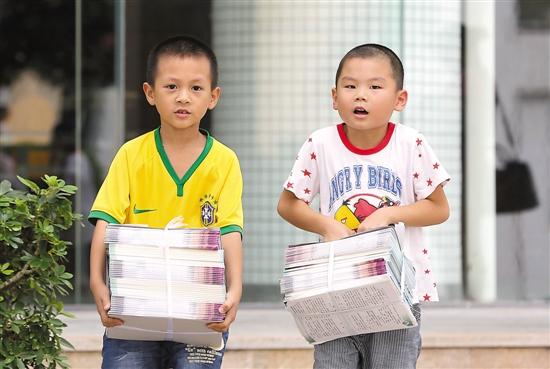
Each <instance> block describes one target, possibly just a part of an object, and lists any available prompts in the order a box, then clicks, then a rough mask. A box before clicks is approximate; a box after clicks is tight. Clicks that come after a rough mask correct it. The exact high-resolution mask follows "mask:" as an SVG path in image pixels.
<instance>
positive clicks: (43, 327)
mask: <svg viewBox="0 0 550 369" xmlns="http://www.w3.org/2000/svg"><path fill="white" fill-rule="evenodd" d="M19 180H20V181H21V182H22V183H23V184H24V185H26V186H27V187H28V190H27V191H25V192H23V191H16V190H13V189H12V187H11V183H10V182H8V181H2V182H0V337H1V344H0V367H2V368H56V367H62V368H68V364H67V362H66V358H65V357H64V356H63V349H62V346H66V347H72V346H71V344H70V343H69V342H67V341H66V340H65V339H63V338H62V337H61V332H62V330H63V328H64V327H65V326H66V325H65V323H63V322H62V321H61V320H60V319H58V318H59V317H60V315H65V316H71V315H70V314H68V313H66V312H64V311H63V302H62V301H61V296H63V295H67V294H68V292H69V290H71V289H72V288H73V287H72V284H71V282H70V280H71V278H72V274H70V273H67V272H66V271H65V266H64V265H63V262H64V261H65V260H66V255H67V246H68V245H70V242H67V241H63V240H61V239H60V233H61V232H62V231H64V230H67V229H69V228H70V227H71V226H72V224H73V222H74V221H75V220H80V216H79V215H77V214H74V213H73V210H72V203H71V200H70V197H71V196H72V195H74V194H75V192H76V187H75V186H71V185H67V184H65V181H63V180H61V179H58V178H57V177H53V176H47V175H46V176H44V178H43V181H44V183H45V186H43V188H41V187H39V186H38V185H37V184H36V183H34V182H32V181H29V180H27V179H24V178H20V177H19Z"/></svg>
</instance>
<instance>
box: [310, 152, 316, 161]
mask: <svg viewBox="0 0 550 369" xmlns="http://www.w3.org/2000/svg"><path fill="white" fill-rule="evenodd" d="M309 156H310V157H311V160H317V155H315V153H314V152H312V153H311V154H309Z"/></svg>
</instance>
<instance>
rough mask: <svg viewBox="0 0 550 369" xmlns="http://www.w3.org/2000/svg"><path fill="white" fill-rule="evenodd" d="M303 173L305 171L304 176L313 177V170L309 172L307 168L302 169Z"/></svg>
mask: <svg viewBox="0 0 550 369" xmlns="http://www.w3.org/2000/svg"><path fill="white" fill-rule="evenodd" d="M302 173H304V177H309V178H311V172H309V171H308V170H307V169H304V170H302Z"/></svg>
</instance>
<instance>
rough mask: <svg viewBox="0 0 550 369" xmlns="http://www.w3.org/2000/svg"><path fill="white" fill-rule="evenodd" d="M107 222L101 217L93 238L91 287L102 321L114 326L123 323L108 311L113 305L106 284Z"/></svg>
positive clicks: (105, 324) (106, 325)
mask: <svg viewBox="0 0 550 369" xmlns="http://www.w3.org/2000/svg"><path fill="white" fill-rule="evenodd" d="M106 228H107V222H106V221H104V220H101V219H98V220H97V223H96V225H95V229H94V235H93V238H92V247H91V250H90V289H91V290H92V295H93V296H94V300H95V304H96V308H97V312H98V313H99V316H100V318H101V323H102V324H103V325H104V326H105V327H114V326H117V325H121V324H123V322H122V320H120V319H115V318H110V317H109V316H107V311H108V310H109V308H110V307H111V298H110V296H109V289H108V288H107V285H106V284H105V243H104V239H105V229H106Z"/></svg>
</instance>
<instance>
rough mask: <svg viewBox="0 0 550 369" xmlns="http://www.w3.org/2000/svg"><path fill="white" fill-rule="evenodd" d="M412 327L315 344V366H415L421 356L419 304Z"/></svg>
mask: <svg viewBox="0 0 550 369" xmlns="http://www.w3.org/2000/svg"><path fill="white" fill-rule="evenodd" d="M412 312H413V314H414V316H415V318H416V320H417V321H418V326H416V327H414V328H406V329H397V330H393V331H386V332H377V333H369V334H361V335H357V336H350V337H343V338H338V339H335V340H333V341H329V342H325V343H321V344H318V345H315V351H314V358H315V363H314V364H313V368H314V369H415V368H416V360H417V359H418V356H419V355H420V349H421V346H422V340H421V338H420V306H419V304H415V305H414V306H413V308H412Z"/></svg>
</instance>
